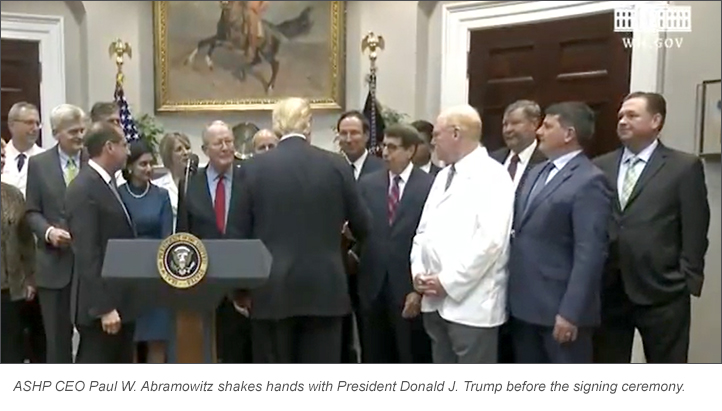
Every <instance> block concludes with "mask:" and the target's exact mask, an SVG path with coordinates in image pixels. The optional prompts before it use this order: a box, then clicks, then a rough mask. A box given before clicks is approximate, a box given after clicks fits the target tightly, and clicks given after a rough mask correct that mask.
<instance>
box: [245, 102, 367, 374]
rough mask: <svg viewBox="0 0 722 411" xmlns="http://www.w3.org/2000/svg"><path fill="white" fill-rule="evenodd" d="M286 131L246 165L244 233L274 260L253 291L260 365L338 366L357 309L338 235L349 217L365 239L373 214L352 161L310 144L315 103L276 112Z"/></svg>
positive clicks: (280, 129) (279, 127) (277, 125)
mask: <svg viewBox="0 0 722 411" xmlns="http://www.w3.org/2000/svg"><path fill="white" fill-rule="evenodd" d="M273 129H274V132H276V134H277V135H280V136H282V137H281V141H280V142H279V144H278V147H276V148H275V149H274V150H271V151H269V152H267V153H265V154H263V155H261V156H256V157H253V158H252V159H250V160H248V161H247V162H246V163H244V166H243V167H242V168H241V174H243V175H244V179H243V183H242V186H241V190H242V194H241V195H240V196H239V200H240V204H239V207H238V211H237V213H238V216H239V224H238V227H237V229H238V236H239V237H240V238H257V239H260V240H261V241H263V243H264V244H265V245H266V247H267V248H268V250H269V251H270V253H271V255H272V256H273V265H272V267H271V274H270V278H269V280H268V282H267V283H266V284H265V285H263V286H262V287H260V288H258V289H256V290H253V291H252V292H251V309H250V312H251V319H252V322H253V326H252V334H253V356H254V359H255V360H256V361H257V362H264V363H265V362H273V363H338V362H340V361H341V334H342V319H343V317H344V316H346V315H348V314H349V313H350V312H351V304H350V299H349V294H348V278H347V276H346V273H345V272H344V265H343V261H342V255H341V253H340V252H339V239H340V238H339V233H340V232H341V229H342V227H343V225H344V223H345V222H348V224H349V226H350V228H351V231H352V232H353V235H354V236H355V237H356V239H358V240H359V241H361V242H363V240H364V238H365V237H366V233H367V231H368V216H367V214H366V210H365V208H364V207H363V205H362V200H361V198H360V196H359V193H358V188H357V186H356V184H355V182H354V180H353V175H352V173H351V170H350V168H349V167H348V163H346V162H345V160H344V159H343V158H342V157H341V156H338V155H336V154H333V153H329V152H327V151H324V150H321V149H319V148H316V147H313V146H311V145H310V144H309V143H310V142H309V141H308V140H309V139H310V134H311V108H310V104H309V103H308V101H306V100H304V99H300V98H290V99H286V100H282V101H280V102H279V103H278V104H277V105H276V107H275V108H274V110H273Z"/></svg>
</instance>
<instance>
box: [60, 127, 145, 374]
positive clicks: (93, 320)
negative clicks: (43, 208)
mask: <svg viewBox="0 0 722 411" xmlns="http://www.w3.org/2000/svg"><path fill="white" fill-rule="evenodd" d="M85 147H86V148H87V150H88V155H89V157H90V160H89V161H88V166H87V167H83V168H82V169H81V170H80V173H79V174H78V176H77V177H76V178H75V179H74V180H73V182H72V183H70V185H69V186H68V188H67V189H66V191H65V212H66V219H67V223H68V227H69V228H70V236H71V238H72V240H71V244H72V251H73V254H74V256H75V261H74V264H73V279H72V283H73V285H72V287H73V288H72V293H71V300H70V301H71V318H72V319H73V320H74V322H75V324H76V326H77V328H78V332H79V333H80V346H79V347H78V354H77V357H76V362H78V363H106V364H107V363H131V362H132V361H133V332H134V329H135V326H134V322H135V318H136V317H137V315H138V310H137V308H136V307H134V304H133V302H132V298H131V293H130V291H129V290H126V289H122V288H119V287H111V286H110V285H109V284H106V283H105V281H104V280H103V279H102V278H101V270H102V267H103V259H104V258H105V250H106V247H107V246H108V240H112V239H128V238H134V237H135V229H134V227H133V222H132V221H131V219H130V215H129V214H128V211H127V210H126V208H125V206H124V205H123V202H122V200H121V199H120V195H119V194H118V191H117V188H116V186H117V183H116V181H115V178H114V177H113V176H115V173H116V172H118V171H119V170H120V169H121V168H122V167H124V166H125V160H126V158H127V156H128V143H127V142H126V141H125V138H124V137H123V135H122V134H120V133H119V132H118V129H117V128H115V127H114V126H113V125H111V124H108V123H94V124H93V125H92V126H90V129H89V130H88V132H87V134H86V135H85Z"/></svg>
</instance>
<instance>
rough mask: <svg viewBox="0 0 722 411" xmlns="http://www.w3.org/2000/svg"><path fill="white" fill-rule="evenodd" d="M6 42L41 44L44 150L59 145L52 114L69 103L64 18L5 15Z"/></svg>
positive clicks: (41, 104) (3, 28)
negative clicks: (66, 81) (66, 97)
mask: <svg viewBox="0 0 722 411" xmlns="http://www.w3.org/2000/svg"><path fill="white" fill-rule="evenodd" d="M1 23H2V38H3V39H11V40H31V41H37V42H39V43H40V45H39V50H40V55H39V56H38V57H39V59H40V63H41V74H40V75H41V78H40V110H41V111H42V112H41V113H40V119H41V122H42V130H43V133H42V141H41V142H40V144H41V145H42V147H43V148H48V147H50V146H52V145H53V144H55V138H54V137H53V132H52V128H51V126H50V112H51V111H52V110H53V108H55V107H57V106H59V105H60V104H64V103H66V100H65V41H64V36H63V33H64V31H63V30H64V21H63V16H44V15H37V14H24V13H6V12H2V22H1Z"/></svg>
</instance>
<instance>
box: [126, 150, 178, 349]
mask: <svg viewBox="0 0 722 411" xmlns="http://www.w3.org/2000/svg"><path fill="white" fill-rule="evenodd" d="M152 175H153V153H152V151H151V149H150V148H149V147H148V145H147V144H145V143H144V142H143V141H141V140H136V141H133V142H131V143H130V155H129V156H128V161H127V165H126V168H125V169H124V170H123V177H124V178H125V181H126V182H125V183H124V184H123V185H121V186H120V187H119V189H118V192H119V193H120V197H121V198H122V199H123V202H124V203H125V207H126V208H127V209H128V213H129V214H130V217H131V219H132V220H133V223H134V224H135V229H136V232H137V234H138V237H140V238H152V239H163V238H165V237H167V236H169V235H171V234H172V233H173V211H172V209H171V204H170V197H169V196H168V190H166V189H164V188H161V187H158V186H156V185H154V184H151V178H152ZM171 321H172V316H171V312H170V311H169V310H167V309H164V308H155V309H152V310H150V311H149V312H147V313H144V314H143V315H141V317H140V318H138V320H137V322H136V325H135V341H136V342H137V343H143V344H139V345H144V346H145V347H146V350H143V351H145V353H146V355H145V359H146V361H145V362H148V363H164V362H171V361H168V360H169V358H168V353H169V352H171V351H172V350H171V349H170V348H171V347H169V344H168V343H169V342H170V341H171V336H170V334H171ZM139 353H140V351H139ZM139 357H140V356H139Z"/></svg>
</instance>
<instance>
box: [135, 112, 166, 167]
mask: <svg viewBox="0 0 722 411" xmlns="http://www.w3.org/2000/svg"><path fill="white" fill-rule="evenodd" d="M135 125H136V126H137V127H138V133H139V134H140V138H141V140H143V141H144V142H145V143H146V144H148V147H150V148H151V149H152V150H153V160H154V162H155V163H157V162H158V143H159V142H160V139H161V138H163V134H165V129H164V128H163V125H162V124H161V123H160V122H159V121H158V120H157V119H156V118H155V117H154V116H153V115H151V114H143V115H142V116H140V117H139V118H137V119H136V120H135Z"/></svg>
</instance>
